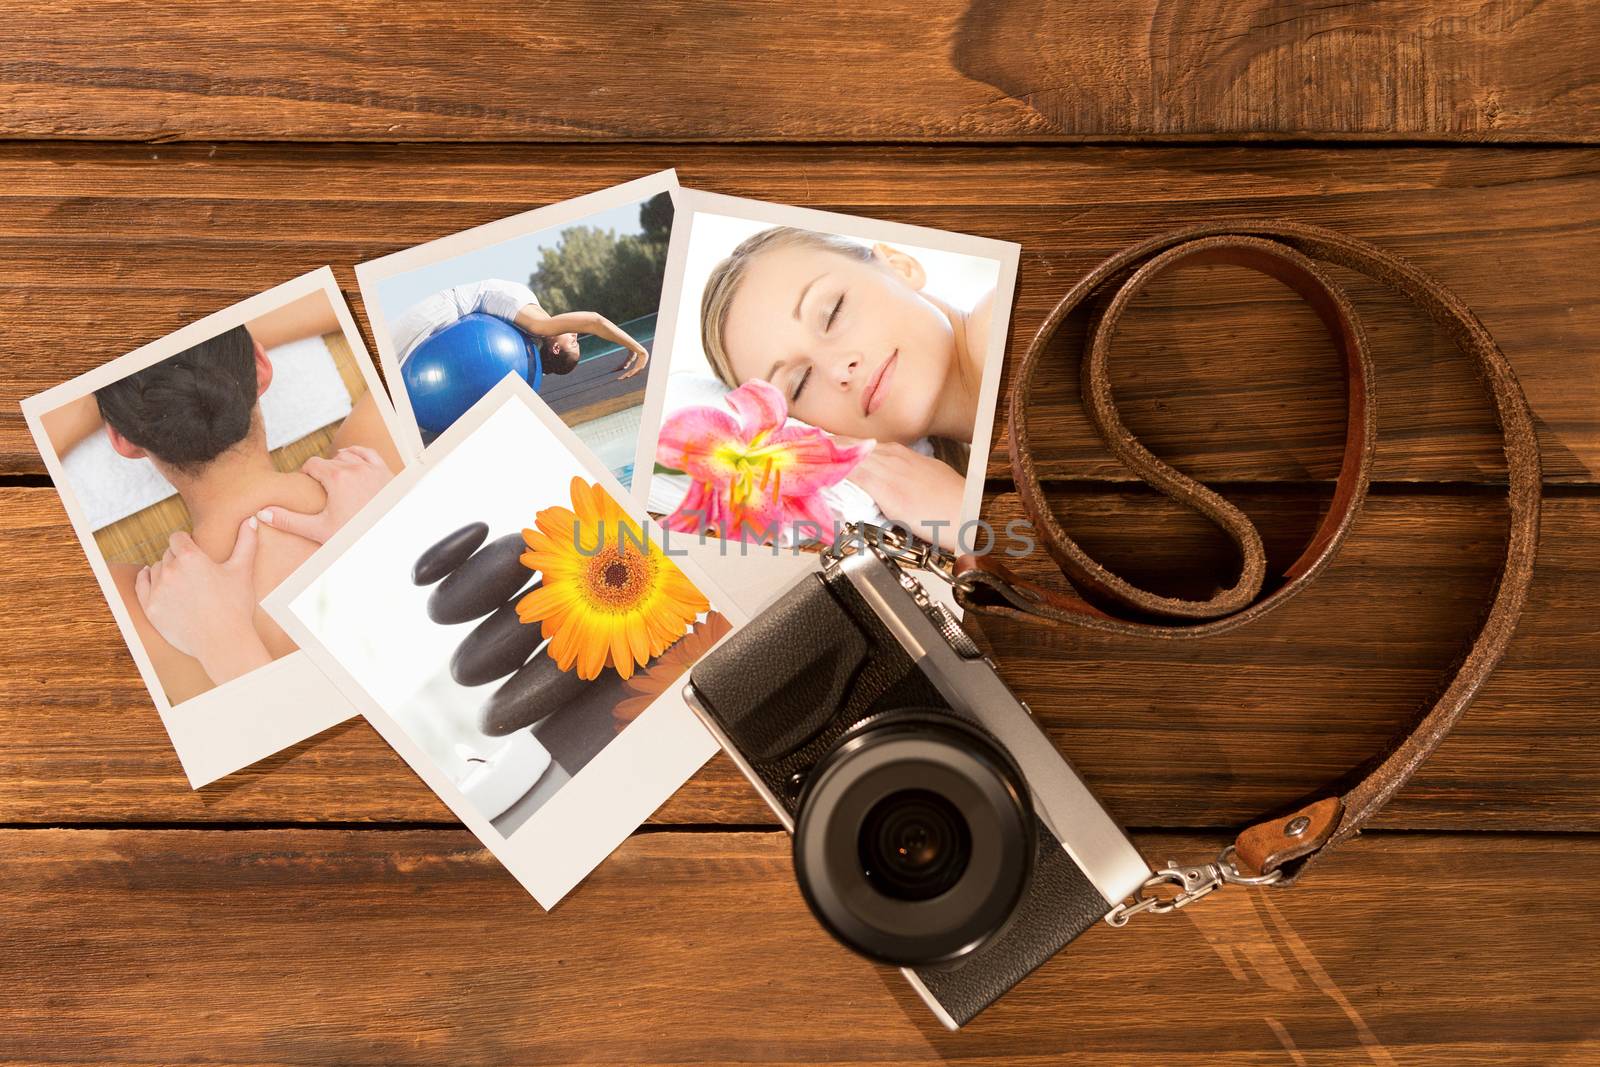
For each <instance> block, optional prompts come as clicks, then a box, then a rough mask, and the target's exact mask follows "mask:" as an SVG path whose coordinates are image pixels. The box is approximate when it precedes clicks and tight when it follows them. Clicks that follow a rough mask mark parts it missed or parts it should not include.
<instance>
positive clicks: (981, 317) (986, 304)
mask: <svg viewBox="0 0 1600 1067" xmlns="http://www.w3.org/2000/svg"><path fill="white" fill-rule="evenodd" d="M993 318H994V290H993V289H990V290H989V291H988V292H987V293H984V294H983V298H982V299H981V300H979V301H978V302H977V304H976V305H974V306H973V308H972V310H971V311H969V312H968V313H967V324H966V325H967V329H966V333H967V351H968V352H970V353H972V356H973V362H975V363H977V364H978V365H979V366H982V365H983V364H984V363H986V362H988V359H989V325H990V323H991V321H993Z"/></svg>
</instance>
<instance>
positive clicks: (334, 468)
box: [256, 445, 394, 545]
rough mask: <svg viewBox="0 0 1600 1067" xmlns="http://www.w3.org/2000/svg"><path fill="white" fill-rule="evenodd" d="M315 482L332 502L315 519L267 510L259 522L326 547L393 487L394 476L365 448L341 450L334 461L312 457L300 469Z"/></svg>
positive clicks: (287, 510)
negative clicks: (343, 528) (346, 524)
mask: <svg viewBox="0 0 1600 1067" xmlns="http://www.w3.org/2000/svg"><path fill="white" fill-rule="evenodd" d="M300 469H301V471H303V472H304V473H306V474H309V475H311V477H313V478H315V479H316V480H317V481H318V482H319V483H320V484H321V485H322V488H323V491H324V492H326V493H327V494H328V502H327V503H326V504H324V505H323V507H322V510H321V511H319V512H317V513H316V514H315V515H304V514H301V513H300V512H298V511H290V510H289V509H288V508H278V507H273V508H266V509H264V510H262V511H259V512H257V513H256V518H258V519H260V520H261V521H262V522H264V523H266V524H267V525H268V526H270V527H272V528H273V529H274V530H282V531H283V532H284V533H292V534H295V535H297V536H299V537H304V538H306V539H307V540H310V541H315V542H316V543H317V544H319V545H320V544H322V543H324V542H325V541H327V540H328V538H330V537H332V536H333V534H334V531H336V530H338V529H339V527H341V526H343V525H344V524H345V523H346V522H347V521H349V519H350V516H352V515H354V514H355V513H356V512H358V511H360V510H361V509H362V508H364V507H366V505H367V501H369V500H371V499H372V498H373V497H375V496H377V495H378V491H379V490H380V489H382V488H383V487H384V486H386V485H388V484H389V480H390V479H391V478H393V477H394V474H393V473H392V472H391V471H390V470H389V467H388V465H387V464H385V463H384V462H383V457H382V456H380V455H378V453H376V452H374V451H373V450H372V449H370V448H367V447H366V446H364V445H351V446H350V447H349V448H341V449H340V450H339V451H337V452H335V453H334V454H333V458H332V459H323V458H322V457H321V456H312V457H311V458H310V459H308V460H306V461H305V463H304V464H302V465H301V467H300Z"/></svg>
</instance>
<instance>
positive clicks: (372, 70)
mask: <svg viewBox="0 0 1600 1067" xmlns="http://www.w3.org/2000/svg"><path fill="white" fill-rule="evenodd" d="M72 13H73V12H72V10H71V9H70V8H67V7H65V6H64V5H62V4H61V3H59V2H57V0H22V2H17V3H12V4H10V5H8V9H7V18H6V20H5V24H4V26H0V55H3V56H5V57H6V58H5V61H4V63H3V64H0V93H3V95H4V96H5V97H6V98H7V100H8V106H7V108H6V110H5V114H4V118H3V122H0V135H4V136H7V137H13V138H16V137H22V138H79V139H107V140H141V141H143V140H155V141H166V140H193V141H205V140H214V139H221V140H308V141H347V140H363V141H455V140H467V139H471V140H483V141H530V140H532V141H583V140H594V139H600V138H626V139H638V140H710V139H713V138H714V139H717V140H733V141H746V140H818V139H821V140H829V141H845V140H891V139H893V140H899V139H904V140H915V141H922V140H933V139H963V140H975V141H982V140H990V141H992V140H1018V139H1036V140H1076V139H1085V138H1090V139H1093V138H1141V137H1144V138H1152V137H1169V138H1170V137H1192V136H1210V137H1219V136H1221V137H1249V138H1271V137H1294V138H1305V137H1330V138H1332V137H1348V138H1405V139H1411V140H1416V139H1440V140H1463V141H1474V142H1476V141H1482V140H1552V139H1553V140H1580V139H1593V138H1594V137H1596V135H1597V134H1600V125H1597V122H1596V109H1595V106H1594V105H1595V104H1596V102H1597V101H1600V79H1597V76H1596V66H1595V59H1594V57H1595V54H1596V51H1597V47H1600V19H1597V17H1596V12H1595V10H1594V8H1593V6H1592V5H1588V4H1584V3H1583V2H1582V0H1555V2H1549V3H1535V2H1532V0H1497V2H1494V3H1488V4H1484V3H1480V2H1476V0H1406V2H1402V3H1389V4H1359V5H1327V4H1317V3H1313V2H1311V0H1297V2H1292V3H1273V2H1269V0H1252V2H1249V3H1237V4H1231V5H1229V6H1228V8H1227V10H1226V11H1221V12H1219V11H1214V10H1211V9H1210V8H1198V7H1196V8H1193V9H1190V8H1188V7H1183V6H1179V7H1176V8H1174V7H1172V6H1171V5H1166V4H1160V3H1157V2H1156V0H1136V2H1132V3H1116V2H1109V0H1101V2H1098V3H1092V4H1075V5H1071V6H1066V5H1060V6H1058V5H1032V4H1015V3H1005V2H1002V0H977V2H974V3H955V2H945V3H937V4H928V3H924V2H921V0H882V2H879V3H875V4H864V5H855V6H851V7H838V6H833V5H823V4H802V5H794V4H779V3H774V2H772V0H736V2H732V3H725V4H720V5H718V6H716V7H715V8H711V9H707V8H706V7H705V6H703V5H700V4H694V3H687V2H682V0H679V2H674V3H666V4H649V5H634V6H626V7H620V8H619V7H617V6H616V5H612V4H606V3H603V2H600V0H565V2H560V3H553V4H548V5H542V6H541V7H540V8H539V9H538V10H537V12H523V11H520V10H512V9H508V8H506V7H504V6H500V5H496V4H493V3H490V2H488V0H453V2H450V3H444V2H441V0H425V2H421V3H413V4H408V5H406V6H405V7H404V8H402V9H400V10H398V11H397V10H396V9H395V8H393V7H392V6H390V5H387V4H383V3H380V2H378V0H351V2H344V3H338V4H332V3H327V2H311V3H297V4H285V3H273V4H231V3H224V2H221V0H208V2H204V3H197V4H186V5H184V6H183V7H182V8H181V9H176V10H166V11H163V12H162V13H160V14H152V13H151V12H150V10H149V9H148V8H146V7H145V6H143V5H141V4H138V3H136V2H133V0H111V2H106V3H101V4H97V5H96V7H95V18H94V19H92V20H85V19H79V18H74V17H72ZM108 41H109V42H115V44H116V47H115V48H114V49H113V50H111V51H110V52H108V50H107V48H106V44H107V42H108ZM663 100H670V101H671V106H670V107H662V106H661V102H662V101H663Z"/></svg>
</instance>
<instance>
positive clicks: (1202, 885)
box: [1105, 845, 1283, 927]
mask: <svg viewBox="0 0 1600 1067" xmlns="http://www.w3.org/2000/svg"><path fill="white" fill-rule="evenodd" d="M1282 877H1283V871H1281V870H1276V871H1273V872H1272V873H1271V874H1264V875H1247V874H1241V873H1240V872H1239V868H1238V866H1237V865H1236V864H1235V863H1234V858H1233V846H1232V845H1229V846H1228V847H1227V848H1225V849H1223V850H1222V851H1221V852H1220V853H1218V854H1217V858H1216V859H1215V860H1212V861H1211V862H1209V863H1186V864H1185V863H1179V862H1178V861H1177V860H1173V859H1169V860H1167V865H1166V866H1165V867H1162V868H1161V869H1159V870H1157V871H1155V872H1154V873H1153V874H1151V875H1150V877H1149V878H1147V879H1145V882H1144V884H1143V885H1141V886H1140V887H1139V888H1138V889H1135V890H1134V891H1133V896H1132V897H1131V898H1130V900H1131V902H1130V901H1123V902H1122V903H1119V904H1118V905H1117V906H1116V907H1114V908H1112V909H1111V910H1110V911H1109V912H1107V913H1106V916H1105V919H1106V923H1107V924H1109V925H1111V926H1117V927H1121V926H1126V925H1128V920H1129V919H1131V918H1133V917H1134V916H1135V915H1138V914H1139V913H1140V912H1143V911H1148V912H1150V913H1152V914H1154V915H1165V914H1166V913H1167V912H1171V911H1177V910H1178V909H1179V908H1186V907H1188V906H1189V905H1190V904H1193V903H1194V902H1195V901H1197V900H1199V899H1200V898H1201V897H1204V896H1208V895H1210V894H1211V893H1214V892H1216V891H1217V890H1218V889H1221V888H1222V887H1223V886H1225V885H1271V884H1272V883H1274V882H1276V881H1278V880H1279V879H1281V878H1282ZM1163 886H1165V887H1170V888H1175V889H1176V890H1177V891H1176V892H1172V893H1157V892H1156V890H1157V889H1159V888H1161V887H1163Z"/></svg>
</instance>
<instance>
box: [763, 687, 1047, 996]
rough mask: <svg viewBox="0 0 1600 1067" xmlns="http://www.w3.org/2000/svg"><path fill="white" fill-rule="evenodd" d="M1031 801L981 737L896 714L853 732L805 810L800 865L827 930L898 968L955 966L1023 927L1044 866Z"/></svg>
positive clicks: (924, 715) (817, 776) (799, 827)
mask: <svg viewBox="0 0 1600 1067" xmlns="http://www.w3.org/2000/svg"><path fill="white" fill-rule="evenodd" d="M1033 825H1034V819H1033V813H1032V809H1031V806H1030V804H1029V802H1028V793H1027V790H1026V789H1025V788H1024V786H1023V783H1022V780H1021V776H1020V774H1019V773H1018V772H1017V770H1016V768H1015V767H1014V766H1013V765H1012V763H1011V761H1010V760H1009V759H1008V758H1007V757H1006V756H1005V755H1004V754H1003V753H1002V752H1001V750H999V749H998V747H997V746H996V745H995V744H994V743H993V742H992V741H991V740H990V739H989V738H988V737H987V736H986V735H985V734H983V733H982V732H981V731H979V730H977V729H976V728H975V727H971V726H969V725H968V724H966V723H965V722H962V721H960V720H958V719H955V718H953V717H952V716H950V715H949V714H947V713H941V712H938V711H929V712H919V711H912V712H896V713H892V714H889V715H885V716H881V717H879V718H876V719H870V720H867V721H866V722H864V723H862V724H861V725H860V726H858V727H856V728H855V729H853V730H851V731H850V732H849V733H847V734H846V735H845V736H844V738H842V739H841V740H840V742H839V743H838V744H837V745H835V747H834V748H833V749H832V750H831V751H830V752H829V753H828V755H826V756H824V757H823V758H822V759H821V760H820V761H818V763H817V766H816V768H815V770H814V771H813V772H812V774H811V775H810V777H809V780H808V782H807V784H806V787H805V790H804V792H803V793H802V794H801V797H800V800H799V812H798V817H797V819H796V822H795V835H794V864H795V875H796V877H797V879H798V881H799V883H800V890H801V893H802V894H803V895H804V897H805V899H806V903H807V904H808V905H809V906H810V907H811V910H812V912H813V913H814V914H815V915H816V917H817V920H818V921H819V922H821V923H822V925H823V926H824V927H825V928H826V929H827V930H828V931H829V932H830V933H832V934H833V935H834V936H835V937H836V938H838V939H839V940H840V941H841V942H843V943H844V944H845V945H846V946H848V947H849V948H851V949H854V950H855V951H857V952H859V953H861V954H862V955H865V956H869V957H871V958H873V959H876V960H879V961H881V962H884V963H891V964H896V965H898V966H908V967H916V966H924V965H928V964H933V963H941V962H946V961H948V960H952V959H956V958H958V957H960V956H963V955H965V954H966V953H968V952H970V951H972V950H973V949H975V948H977V947H978V946H979V945H981V944H983V943H984V942H985V941H987V940H988V939H989V938H990V937H992V936H993V935H994V934H995V933H996V932H998V931H999V930H1000V929H1001V928H1002V927H1004V925H1005V924H1006V922H1007V920H1008V919H1009V918H1010V916H1011V914H1012V912H1013V910H1014V909H1015V907H1016V905H1017V902H1018V901H1019V900H1020V899H1021V896H1022V893H1023V890H1024V889H1025V888H1026V886H1027V882H1028V877H1029V874H1030V871H1031V866H1032V860H1033V855H1034V848H1035V840H1034V830H1033Z"/></svg>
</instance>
